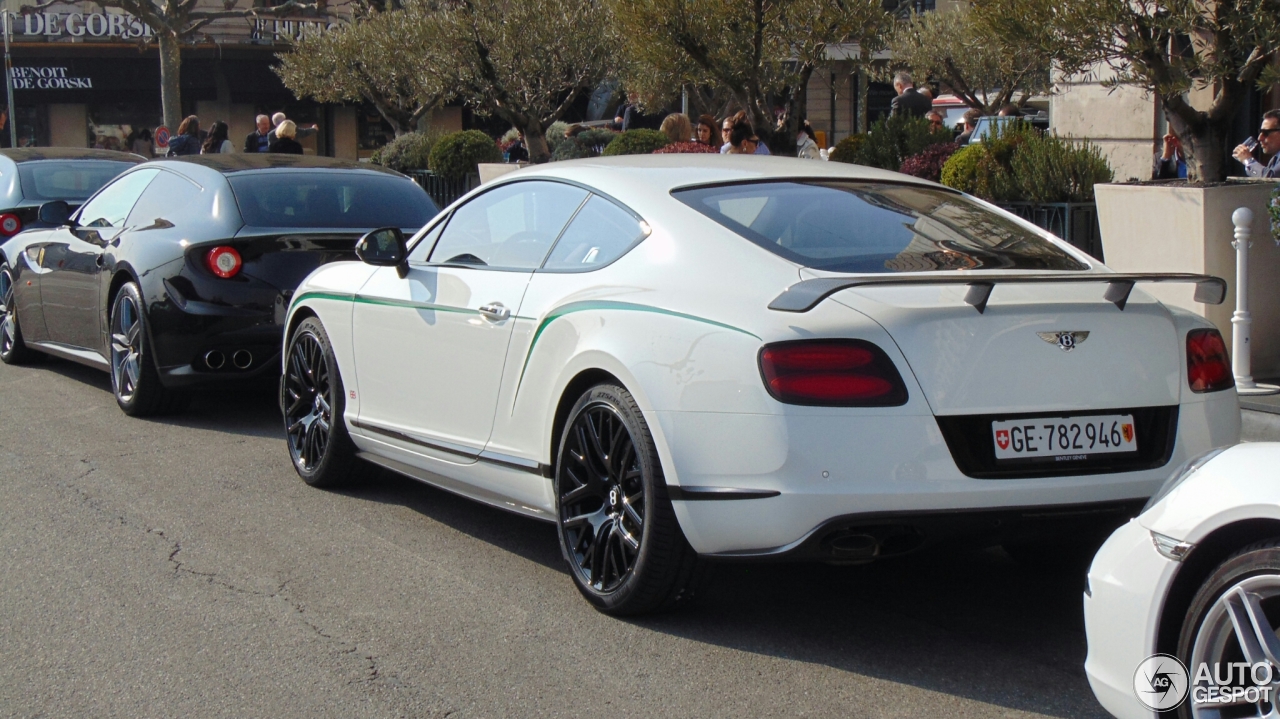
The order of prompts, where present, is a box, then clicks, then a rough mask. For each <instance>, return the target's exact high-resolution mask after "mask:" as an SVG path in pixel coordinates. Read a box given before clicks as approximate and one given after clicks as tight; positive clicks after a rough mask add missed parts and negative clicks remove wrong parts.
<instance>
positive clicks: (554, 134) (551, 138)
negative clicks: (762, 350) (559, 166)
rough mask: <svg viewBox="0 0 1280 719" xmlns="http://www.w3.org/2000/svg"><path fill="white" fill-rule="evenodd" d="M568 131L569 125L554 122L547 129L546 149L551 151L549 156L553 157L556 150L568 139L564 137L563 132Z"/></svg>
mask: <svg viewBox="0 0 1280 719" xmlns="http://www.w3.org/2000/svg"><path fill="white" fill-rule="evenodd" d="M568 129H569V123H567V122H562V121H560V120H556V121H555V122H553V123H551V126H550V127H548V128H547V148H548V149H550V150H551V154H552V155H555V154H556V150H557V149H558V148H559V147H560V146H561V145H563V144H564V143H565V141H566V140H568V139H569V138H567V137H565V136H564V131H565V130H568Z"/></svg>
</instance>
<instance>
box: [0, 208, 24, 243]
mask: <svg viewBox="0 0 1280 719" xmlns="http://www.w3.org/2000/svg"><path fill="white" fill-rule="evenodd" d="M21 231H22V218H21V217H18V216H17V215H15V214H13V213H12V212H6V213H4V214H3V215H0V235H4V236H5V237H13V236H14V235H16V234H18V233H19V232H21Z"/></svg>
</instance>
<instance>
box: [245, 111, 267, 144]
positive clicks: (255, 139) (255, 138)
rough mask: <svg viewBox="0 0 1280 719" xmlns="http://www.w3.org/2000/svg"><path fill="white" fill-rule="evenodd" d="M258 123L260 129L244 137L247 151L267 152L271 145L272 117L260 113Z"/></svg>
mask: <svg viewBox="0 0 1280 719" xmlns="http://www.w3.org/2000/svg"><path fill="white" fill-rule="evenodd" d="M256 124H257V126H258V129H256V130H254V131H253V132H251V133H249V136H248V137H246V138H244V151H245V152H266V151H267V149H268V148H270V147H271V138H270V137H269V135H270V134H271V118H269V117H267V116H266V115H258V117H257V120H256Z"/></svg>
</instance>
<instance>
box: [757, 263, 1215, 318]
mask: <svg viewBox="0 0 1280 719" xmlns="http://www.w3.org/2000/svg"><path fill="white" fill-rule="evenodd" d="M967 274H968V273H956V276H954V277H939V276H936V275H935V276H932V277H902V276H891V277H819V278H816V279H811V280H801V281H800V282H797V283H795V284H794V285H791V286H790V287H788V288H787V289H786V290H785V291H784V292H783V293H782V294H780V295H778V296H777V297H776V298H774V300H773V302H770V303H769V309H771V310H777V311H778V312H808V311H809V310H811V309H813V308H814V307H817V306H818V305H819V304H820V303H821V302H822V301H823V300H825V299H827V298H828V297H830V296H831V295H833V294H835V293H837V292H839V291H841V290H847V289H852V288H854V287H901V286H911V285H968V286H969V291H968V292H967V293H965V296H964V301H965V302H966V303H967V304H970V305H973V307H974V309H976V310H978V314H982V313H983V312H985V311H986V309H987V300H988V299H989V298H990V297H991V290H992V289H994V288H995V286H996V285H1002V284H1003V285H1038V284H1062V283H1080V282H1103V283H1106V285H1107V289H1106V292H1104V293H1103V294H1102V297H1103V299H1105V300H1107V301H1108V302H1112V303H1114V304H1115V306H1116V307H1118V308H1120V310H1121V311H1123V310H1124V306H1125V304H1126V303H1127V302H1128V301H1129V293H1130V292H1133V286H1134V284H1136V283H1138V282H1183V283H1190V284H1194V285H1195V286H1196V294H1195V300H1196V302H1202V303H1204V304H1208V305H1220V304H1222V301H1223V300H1224V299H1226V297H1227V282H1226V280H1224V279H1222V278H1221V277H1214V276H1212V275H1193V274H1187V273H1178V272H1170V273H1146V274H1114V273H1113V274H1087V275H1067V274H1052V275H1050V274H1046V275H980V276H977V277H975V276H973V275H968V276H966V275H967Z"/></svg>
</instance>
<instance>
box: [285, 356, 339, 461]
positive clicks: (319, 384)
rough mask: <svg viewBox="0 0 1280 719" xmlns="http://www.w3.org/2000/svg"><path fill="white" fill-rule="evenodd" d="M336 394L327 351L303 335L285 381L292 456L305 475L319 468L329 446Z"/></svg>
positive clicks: (286, 415)
mask: <svg viewBox="0 0 1280 719" xmlns="http://www.w3.org/2000/svg"><path fill="white" fill-rule="evenodd" d="M332 392H333V387H332V385H331V383H330V372H329V360H328V358H327V357H326V356H325V352H324V347H323V346H322V345H321V344H320V340H318V339H317V338H316V336H315V335H314V334H312V333H311V332H307V331H303V332H302V333H301V334H299V335H298V337H297V338H296V339H295V340H294V341H293V346H292V347H291V348H290V349H289V365H288V369H287V371H286V372H285V379H284V399H285V411H284V426H285V434H286V435H287V436H288V438H289V454H290V455H292V456H293V463H294V464H295V465H297V466H298V468H299V469H301V470H303V471H304V472H311V471H313V470H314V469H315V468H316V465H318V464H319V463H320V462H321V460H323V459H324V452H325V449H326V448H327V447H328V446H329V433H330V427H331V426H332V422H333V417H332V413H333V409H332V405H333V397H332V394H331V393H332Z"/></svg>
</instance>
